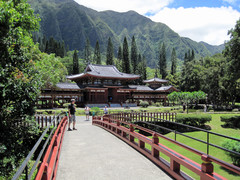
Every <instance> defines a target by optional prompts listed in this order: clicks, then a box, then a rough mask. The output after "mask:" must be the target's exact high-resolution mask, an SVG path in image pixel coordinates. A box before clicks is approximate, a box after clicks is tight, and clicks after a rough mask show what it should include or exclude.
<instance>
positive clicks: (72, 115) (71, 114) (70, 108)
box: [68, 99, 77, 131]
mask: <svg viewBox="0 0 240 180" xmlns="http://www.w3.org/2000/svg"><path fill="white" fill-rule="evenodd" d="M75 112H76V107H75V99H71V104H69V106H68V116H69V122H68V130H69V131H72V129H71V128H70V125H71V123H72V122H73V130H77V129H76V128H75V124H76V116H75Z"/></svg>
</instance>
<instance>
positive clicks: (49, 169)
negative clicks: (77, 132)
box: [35, 116, 67, 180]
mask: <svg viewBox="0 0 240 180" xmlns="http://www.w3.org/2000/svg"><path fill="white" fill-rule="evenodd" d="M66 125H67V116H65V117H64V118H63V120H62V121H61V123H60V124H59V125H58V128H57V129H56V131H55V133H54V135H53V137H52V140H51V142H50V145H49V146H48V149H47V151H46V154H45V156H44V158H43V161H42V163H41V165H40V168H39V170H38V173H37V176H36V178H35V179H36V180H50V179H55V178H56V172H57V167H58V162H59V156H60V151H61V147H62V140H63V135H64V132H65V128H66Z"/></svg>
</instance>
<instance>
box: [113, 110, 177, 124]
mask: <svg viewBox="0 0 240 180" xmlns="http://www.w3.org/2000/svg"><path fill="white" fill-rule="evenodd" d="M111 118H112V119H117V120H120V121H125V122H137V121H146V122H155V121H160V122H161V121H164V120H165V121H172V122H174V121H175V120H176V113H162V112H153V113H152V112H139V113H138V112H131V113H115V114H111Z"/></svg>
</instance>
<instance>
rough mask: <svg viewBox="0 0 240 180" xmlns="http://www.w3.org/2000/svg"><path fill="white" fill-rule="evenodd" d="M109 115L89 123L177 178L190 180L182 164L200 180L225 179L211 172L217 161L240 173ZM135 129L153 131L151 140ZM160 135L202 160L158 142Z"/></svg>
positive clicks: (203, 154) (238, 171) (95, 118)
mask: <svg viewBox="0 0 240 180" xmlns="http://www.w3.org/2000/svg"><path fill="white" fill-rule="evenodd" d="M111 117H114V116H110V115H105V116H103V118H101V117H93V121H92V123H93V125H97V126H100V127H102V128H104V129H106V130H107V131H109V132H111V133H112V134H114V135H116V136H117V137H119V138H120V139H122V140H124V141H125V142H127V143H128V144H129V145H131V146H132V147H134V148H135V149H137V150H138V151H140V152H141V153H142V154H144V155H145V156H146V157H148V158H149V159H150V160H152V161H153V162H154V163H156V164H157V165H159V166H160V167H161V168H163V169H164V170H165V171H167V172H168V173H169V174H170V175H171V176H173V177H174V178H176V179H189V178H190V179H191V177H190V176H188V175H187V174H185V173H184V172H182V171H181V165H182V166H184V167H186V168H187V169H189V170H191V171H192V172H194V173H195V174H197V175H199V177H200V179H202V180H203V179H204V180H208V179H209V180H210V179H211V180H213V179H225V178H224V177H222V176H220V175H219V174H217V173H215V172H214V171H213V169H214V168H213V164H212V162H215V163H216V164H219V165H221V166H223V167H225V168H226V169H228V170H231V171H233V172H235V173H237V174H240V168H239V167H236V166H234V165H232V164H229V163H226V162H223V161H221V160H219V159H217V158H214V157H212V156H210V155H207V154H205V153H203V152H200V151H198V150H196V149H193V148H191V147H188V146H186V145H184V144H181V143H179V142H177V141H174V140H172V139H170V138H168V137H165V136H163V135H161V134H159V133H156V132H154V131H152V130H149V129H146V128H143V127H140V126H137V125H134V124H131V123H128V122H123V121H120V120H115V119H113V118H111ZM123 125H124V126H123ZM134 128H136V129H139V130H141V131H145V132H147V133H150V134H152V139H150V138H148V137H146V136H144V135H142V134H140V133H137V132H135V130H134ZM159 138H163V139H165V140H167V141H169V142H171V143H174V144H176V145H178V146H180V147H182V148H184V149H186V150H188V151H189V152H192V153H194V154H196V155H198V156H200V157H201V159H202V164H198V163H197V162H195V161H193V160H191V159H189V158H187V157H185V156H183V155H181V154H179V153H177V152H176V151H174V150H172V149H170V148H168V147H166V146H164V145H163V144H161V143H159ZM135 139H137V141H135ZM146 144H149V145H150V146H151V151H150V150H148V149H147V148H146V147H145V145H146ZM160 152H161V153H163V154H165V155H166V156H168V157H169V158H170V162H168V161H166V160H165V159H163V158H162V157H161V156H160Z"/></svg>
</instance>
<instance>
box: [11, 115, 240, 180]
mask: <svg viewBox="0 0 240 180" xmlns="http://www.w3.org/2000/svg"><path fill="white" fill-rule="evenodd" d="M159 116H160V117H159ZM164 117H165V118H164ZM136 119H140V120H142V121H146V123H149V122H151V121H153V120H156V119H159V120H161V121H165V120H164V119H167V120H168V122H171V121H173V120H174V114H171V113H165V114H164V113H163V114H151V116H150V115H149V114H148V115H146V113H145V114H143V113H142V114H141V113H139V114H133V113H128V114H124V113H118V114H112V115H105V116H103V117H101V116H95V117H93V120H92V121H87V120H85V118H84V117H77V123H76V128H77V130H74V131H67V130H66V127H67V117H66V116H65V117H60V118H58V121H57V122H55V121H53V122H54V124H56V126H57V129H56V131H55V133H54V134H53V135H51V134H50V135H51V136H49V137H52V138H51V142H50V143H49V146H48V148H47V150H45V155H44V157H43V158H42V160H41V161H40V156H41V155H42V153H43V151H44V150H42V151H41V153H40V154H39V157H38V158H37V160H36V162H35V164H34V165H33V168H32V169H31V171H30V173H29V171H28V165H27V163H28V161H29V159H30V156H32V154H33V152H34V151H35V150H36V147H34V148H33V150H32V151H31V152H30V154H29V156H28V157H27V158H26V160H25V161H24V162H23V164H22V166H21V167H20V168H19V171H18V172H17V173H16V174H15V176H14V177H13V179H14V180H15V179H18V178H19V177H20V176H21V174H22V172H23V171H24V170H25V173H26V176H25V177H26V178H25V179H31V178H32V175H33V172H34V171H35V172H36V171H37V175H36V177H35V179H37V180H40V179H57V180H58V179H59V180H64V179H89V180H91V179H94V180H95V179H100V180H101V179H104V180H105V179H126V178H127V179H154V180H155V179H193V178H192V177H191V176H189V175H188V174H186V173H184V172H183V171H182V167H185V168H187V169H188V170H190V171H192V172H194V173H195V174H197V175H198V176H199V178H200V179H204V180H205V179H211V180H213V179H225V178H224V177H222V176H221V175H219V174H217V173H215V172H214V165H213V162H214V163H215V164H219V165H221V166H222V167H224V168H226V169H228V170H229V171H232V172H234V173H237V174H240V168H239V167H236V166H234V165H231V164H229V163H226V162H223V161H221V160H219V159H216V158H214V157H212V156H210V155H208V154H206V153H203V152H200V151H198V150H195V149H192V148H190V147H188V146H185V145H184V144H181V143H178V142H177V141H176V139H175V140H171V139H168V138H166V137H165V136H163V135H161V134H159V133H157V132H154V131H152V130H150V129H147V128H144V127H141V126H139V125H136V124H132V123H131V122H132V121H134V120H136ZM37 120H38V122H39V123H40V124H41V126H42V127H43V126H44V124H45V126H47V120H46V121H45V123H44V120H43V119H42V120H40V119H39V118H38V119H37ZM47 127H49V126H47ZM46 130H47V129H46ZM46 130H45V131H46ZM140 132H145V134H146V133H147V134H150V135H152V138H149V136H145V135H144V133H140ZM175 132H176V131H175ZM51 133H52V132H51ZM208 133H209V132H208ZM175 135H176V134H175ZM43 137H44V134H43ZM161 138H162V139H165V140H167V141H171V142H172V143H174V144H176V145H178V146H179V147H181V148H185V149H186V150H188V151H189V152H191V153H194V154H196V155H198V156H199V158H201V159H202V163H201V164H198V163H197V162H194V161H193V160H191V159H189V158H187V157H184V156H183V155H181V154H179V153H177V152H176V151H174V150H172V149H170V148H169V147H166V146H164V145H163V144H161V143H160V142H159V139H161ZM40 139H41V138H40ZM40 139H39V140H40ZM39 144H40V143H39V142H37V143H36V145H35V146H37V145H39ZM209 144H210V143H208V144H207V145H209ZM210 145H212V144H210ZM44 146H45V144H44ZM213 146H214V145H213ZM162 154H164V155H165V156H168V158H169V159H170V160H169V161H167V160H165V159H164V158H162ZM39 162H41V163H40V164H39ZM37 166H38V168H36V167H37Z"/></svg>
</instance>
